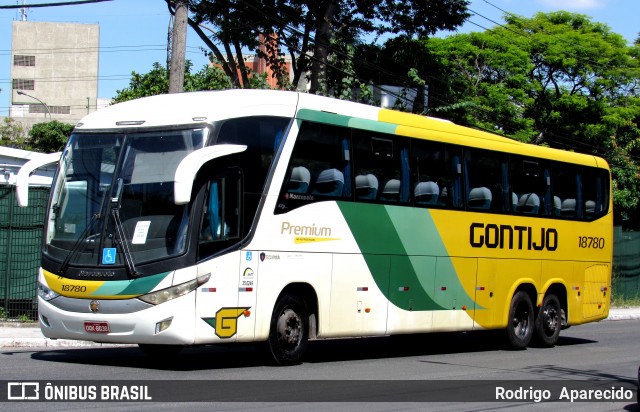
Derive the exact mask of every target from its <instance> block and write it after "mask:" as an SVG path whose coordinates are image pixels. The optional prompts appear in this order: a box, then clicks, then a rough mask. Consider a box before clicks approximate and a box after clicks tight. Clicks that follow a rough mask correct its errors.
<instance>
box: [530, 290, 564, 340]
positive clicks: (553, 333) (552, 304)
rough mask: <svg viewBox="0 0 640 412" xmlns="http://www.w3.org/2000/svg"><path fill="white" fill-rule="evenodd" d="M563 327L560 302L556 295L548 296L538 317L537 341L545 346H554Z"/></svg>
mask: <svg viewBox="0 0 640 412" xmlns="http://www.w3.org/2000/svg"><path fill="white" fill-rule="evenodd" d="M561 326H562V318H561V309H560V301H559V300H558V298H557V297H556V295H547V296H545V297H544V300H543V301H542V306H541V307H540V311H539V312H538V316H537V317H536V334H535V337H536V341H537V342H539V343H540V344H542V345H544V346H553V345H555V344H556V342H557V341H558V338H559V337H560V328H561Z"/></svg>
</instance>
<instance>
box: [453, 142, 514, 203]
mask: <svg viewBox="0 0 640 412" xmlns="http://www.w3.org/2000/svg"><path fill="white" fill-rule="evenodd" d="M464 159H465V160H464V168H465V169H464V170H465V171H464V180H465V193H466V195H467V208H468V209H471V210H484V211H492V212H505V211H508V210H509V209H510V207H511V202H512V197H511V193H510V190H509V180H508V175H507V167H506V165H507V159H508V158H507V156H506V155H505V154H502V153H500V152H492V151H488V150H480V149H466V150H465V152H464Z"/></svg>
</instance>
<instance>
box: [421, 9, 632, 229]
mask: <svg viewBox="0 0 640 412" xmlns="http://www.w3.org/2000/svg"><path fill="white" fill-rule="evenodd" d="M506 21H507V23H506V24H505V25H503V26H500V27H496V28H493V29H491V30H488V31H486V32H483V33H470V34H460V35H455V36H451V37H449V38H446V39H429V40H428V41H424V42H423V45H424V52H423V54H422V55H423V56H425V61H430V62H432V69H431V71H430V72H429V73H433V74H436V76H435V77H430V78H429V79H428V81H429V82H430V87H429V90H430V96H429V102H430V107H429V112H430V113H436V114H437V115H440V116H441V117H446V118H449V119H452V120H454V121H456V122H458V123H463V124H467V125H471V126H474V127H479V128H483V129H486V130H490V131H493V132H497V133H500V134H503V135H506V136H509V137H513V138H516V139H518V140H521V141H525V142H533V143H537V144H545V145H548V146H551V147H556V148H560V149H564V150H575V151H579V152H583V153H591V154H596V155H599V156H602V157H604V158H606V159H607V160H608V161H609V163H610V165H611V168H612V175H613V184H614V187H613V189H614V202H615V206H616V207H615V212H616V217H617V218H619V219H620V218H624V217H625V216H629V215H631V214H635V213H637V212H636V210H637V208H638V201H639V198H640V189H639V187H640V186H639V185H638V180H639V177H640V168H639V166H638V163H639V159H640V152H639V150H640V128H639V126H638V125H639V121H640V89H639V85H638V79H639V78H640V66H639V61H640V59H638V57H640V51H639V46H638V45H637V44H635V45H633V46H628V45H627V44H626V41H625V40H624V39H623V38H622V36H620V35H618V34H616V33H612V32H611V30H610V29H609V27H608V26H607V25H605V24H601V23H596V22H592V21H591V19H590V18H589V17H587V16H584V15H581V14H574V13H568V12H555V13H548V14H545V13H538V14H536V15H535V16H534V17H532V18H530V19H526V18H523V17H519V16H515V15H511V14H509V15H507V16H506ZM432 85H434V86H435V87H431V86H432Z"/></svg>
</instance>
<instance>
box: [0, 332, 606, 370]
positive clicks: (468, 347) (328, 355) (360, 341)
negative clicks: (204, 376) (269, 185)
mask: <svg viewBox="0 0 640 412" xmlns="http://www.w3.org/2000/svg"><path fill="white" fill-rule="evenodd" d="M504 342H505V340H504V336H503V334H502V333H499V332H496V331H482V332H470V333H431V334H421V335H403V336H391V337H388V336H387V337H372V338H356V339H329V340H318V341H313V342H310V343H309V347H308V350H307V353H306V355H305V358H304V359H303V362H304V363H327V362H348V361H355V360H363V359H381V358H400V357H412V356H427V357H428V356H430V355H443V354H454V353H470V352H492V351H493V352H495V351H505V352H510V349H508V347H507V346H506V345H505V343H504ZM591 343H594V341H592V340H588V339H579V338H574V337H562V336H561V337H560V340H559V341H558V346H570V345H583V344H591ZM528 350H537V349H536V348H531V349H528ZM3 354H5V355H6V354H9V352H3ZM31 357H32V358H33V359H36V360H40V361H45V362H63V363H78V364H85V365H96V366H111V367H114V366H115V367H126V368H142V369H155V370H168V371H171V370H174V371H194V370H215V369H231V368H246V367H256V366H269V365H271V361H270V358H269V356H268V355H267V353H266V351H265V350H264V344H232V345H210V346H199V347H186V348H184V349H183V350H182V351H181V352H180V353H179V354H177V355H173V356H170V357H162V358H158V357H149V356H146V355H145V354H143V353H142V351H141V350H140V349H139V348H137V347H132V346H127V347H101V348H82V349H80V348H75V349H54V350H38V351H34V352H33V353H32V354H31Z"/></svg>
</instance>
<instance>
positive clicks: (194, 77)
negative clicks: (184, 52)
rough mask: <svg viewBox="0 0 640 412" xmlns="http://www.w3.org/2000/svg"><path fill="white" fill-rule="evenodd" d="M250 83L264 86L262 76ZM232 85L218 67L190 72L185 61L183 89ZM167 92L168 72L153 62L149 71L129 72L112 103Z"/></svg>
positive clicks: (206, 88) (211, 88) (193, 89)
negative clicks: (126, 85) (125, 83)
mask: <svg viewBox="0 0 640 412" xmlns="http://www.w3.org/2000/svg"><path fill="white" fill-rule="evenodd" d="M252 82H253V83H251V84H252V85H253V87H254V88H261V87H266V82H265V81H264V77H260V76H256V77H254V78H252ZM230 87H232V82H231V80H230V79H229V78H228V77H227V76H226V75H225V74H224V73H223V72H222V70H221V69H220V68H219V67H215V66H214V67H208V66H205V67H203V68H202V69H201V70H200V71H198V72H196V73H193V74H192V73H191V62H189V61H187V63H186V67H185V76H184V91H187V92H190V91H198V90H222V89H228V88H230ZM168 92H169V72H168V71H167V69H166V68H165V67H164V66H162V65H161V64H160V63H158V62H156V63H154V64H153V68H152V69H151V71H150V72H149V73H146V74H139V73H136V72H132V73H131V80H130V81H129V87H127V88H125V89H122V90H118V91H117V95H116V96H115V97H114V98H113V103H120V102H124V101H127V100H132V99H137V98H140V97H145V96H154V95H157V94H164V93H168Z"/></svg>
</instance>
